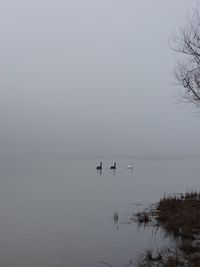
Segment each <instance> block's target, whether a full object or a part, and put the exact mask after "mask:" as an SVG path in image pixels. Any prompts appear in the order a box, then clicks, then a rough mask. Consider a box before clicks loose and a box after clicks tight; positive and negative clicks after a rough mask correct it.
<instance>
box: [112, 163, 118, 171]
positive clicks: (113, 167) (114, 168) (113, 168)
mask: <svg viewBox="0 0 200 267" xmlns="http://www.w3.org/2000/svg"><path fill="white" fill-rule="evenodd" d="M116 164H117V163H116V162H115V163H114V165H113V166H111V167H110V169H111V170H116Z"/></svg>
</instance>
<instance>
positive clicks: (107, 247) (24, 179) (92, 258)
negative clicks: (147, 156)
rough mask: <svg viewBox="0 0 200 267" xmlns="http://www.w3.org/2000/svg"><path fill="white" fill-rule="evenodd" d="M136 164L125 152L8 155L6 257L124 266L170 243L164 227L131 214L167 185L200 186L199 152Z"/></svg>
mask: <svg viewBox="0 0 200 267" xmlns="http://www.w3.org/2000/svg"><path fill="white" fill-rule="evenodd" d="M100 160H102V161H103V169H102V172H101V174H100V172H99V171H98V170H96V166H97V165H99V161H100ZM114 161H117V168H116V170H110V166H111V165H112V164H113V162H114ZM129 164H130V160H129V159H118V158H115V159H108V158H101V159H89V158H85V159H84V158H79V159H78V158H69V157H68V158H56V157H47V158H45V157H44V158H40V159H38V158H35V157H24V158H21V159H20V158H18V161H17V160H16V159H15V160H11V159H10V161H8V160H7V161H6V163H5V162H4V163H3V162H2V161H1V163H0V167H1V179H0V214H1V220H0V236H1V239H0V247H1V251H0V264H1V265H2V266H17V267H18V266H19V267H26V266H38V267H40V266H41V267H45V266H74V267H78V266H102V265H101V264H99V262H107V263H109V264H112V266H116V267H117V266H123V265H124V264H126V263H128V261H130V260H131V259H133V260H134V259H136V258H137V256H138V255H139V254H140V253H142V252H143V251H144V250H145V249H147V248H157V247H162V246H166V245H167V244H169V243H170V244H171V242H172V240H170V239H168V238H166V235H165V234H164V233H162V231H156V233H155V232H154V230H153V228H151V227H149V228H146V229H139V228H137V225H136V224H134V223H133V222H131V224H130V217H131V215H132V213H133V212H137V211H142V210H143V209H145V208H146V207H149V205H150V204H152V203H155V202H157V201H158V200H159V198H160V197H162V196H163V194H164V193H166V194H167V193H171V192H176V193H179V192H185V191H186V190H191V189H197V188H199V171H200V165H199V159H176V160H162V161H160V160H134V165H133V166H134V168H133V170H128V169H126V166H127V165H129ZM115 212H117V213H118V216H119V219H118V221H117V222H116V221H114V220H113V216H114V214H115Z"/></svg>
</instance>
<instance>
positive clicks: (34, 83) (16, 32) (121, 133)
mask: <svg viewBox="0 0 200 267" xmlns="http://www.w3.org/2000/svg"><path fill="white" fill-rule="evenodd" d="M196 2H197V1H193V0H167V1H164V0H162V1H161V0H151V1H149V0H140V1H139V0H137V1H136V0H123V1H122V0H57V1H56V0H40V1H39V0H34V1H28V0H18V1H16V0H8V1H1V2H0V38H1V39H0V40H1V41H0V77H1V78H0V92H1V94H0V96H1V97H0V129H1V133H0V154H4V153H7V152H8V153H11V154H12V153H18V152H19V153H21V152H30V153H45V152H48V153H57V154H59V153H60V154H65V155H69V156H70V155H99V154H105V155H107V154H124V155H127V154H135V155H151V154H152V155H154V154H181V155H185V154H197V153H198V154H200V142H199V136H200V117H199V118H198V117H196V116H195V115H194V112H192V109H191V108H189V107H184V108H181V107H180V106H179V105H177V104H175V102H176V101H175V98H174V97H173V95H175V93H176V90H177V88H176V87H175V86H174V85H173V82H174V80H173V76H172V73H171V72H172V70H173V68H174V65H175V54H174V53H173V51H171V49H170V48H169V39H170V38H171V37H172V35H173V34H174V33H176V32H177V31H178V29H179V27H180V26H181V25H183V24H184V21H185V19H186V15H187V13H188V12H189V11H191V9H192V8H193V7H195V4H196Z"/></svg>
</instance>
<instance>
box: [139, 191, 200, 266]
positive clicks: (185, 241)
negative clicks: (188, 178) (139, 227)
mask: <svg viewBox="0 0 200 267" xmlns="http://www.w3.org/2000/svg"><path fill="white" fill-rule="evenodd" d="M135 218H136V220H137V222H138V223H139V224H145V225H146V224H148V223H150V222H151V221H152V220H154V221H155V222H156V223H155V225H156V227H162V228H163V229H164V230H165V231H166V232H167V233H168V234H171V235H173V237H174V239H175V241H176V244H177V249H176V252H173V253H172V252H170V253H168V252H157V253H154V252H153V251H150V250H147V251H146V252H145V253H144V255H143V257H142V258H141V259H140V260H139V261H138V263H137V266H138V267H147V266H152V267H153V266H158V267H178V266H188V267H198V266H200V193H197V192H190V193H186V194H178V195H173V196H164V197H163V198H162V199H160V201H159V203H158V204H157V206H156V207H155V210H154V211H153V212H152V211H150V212H142V213H137V214H136V215H135Z"/></svg>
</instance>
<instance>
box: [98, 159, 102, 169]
mask: <svg viewBox="0 0 200 267" xmlns="http://www.w3.org/2000/svg"><path fill="white" fill-rule="evenodd" d="M97 170H102V161H101V162H100V165H99V166H97Z"/></svg>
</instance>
